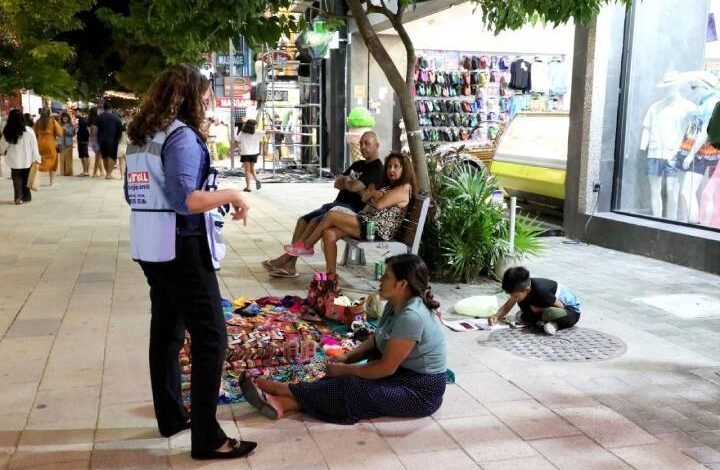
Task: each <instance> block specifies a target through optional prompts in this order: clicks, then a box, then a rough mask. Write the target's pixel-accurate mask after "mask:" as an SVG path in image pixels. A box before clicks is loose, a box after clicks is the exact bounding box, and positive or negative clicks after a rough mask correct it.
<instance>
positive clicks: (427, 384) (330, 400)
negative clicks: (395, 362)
mask: <svg viewBox="0 0 720 470" xmlns="http://www.w3.org/2000/svg"><path fill="white" fill-rule="evenodd" d="M445 380H446V375H445V373H444V372H443V373H441V374H418V373H417V372H413V371H411V370H407V369H398V371H397V372H396V373H395V374H393V375H391V376H390V377H385V378H382V379H377V380H369V379H361V378H359V377H355V376H353V375H346V376H342V377H332V378H324V379H321V380H319V381H317V382H313V383H298V384H291V385H290V391H291V392H292V393H293V395H294V396H295V398H296V399H297V400H298V402H299V403H300V409H301V410H302V411H303V412H304V413H307V414H309V415H311V416H314V417H316V418H318V419H321V420H323V421H327V422H329V423H337V424H355V423H357V422H358V421H359V420H361V419H371V418H377V417H380V416H393V417H398V418H422V417H424V416H430V415H431V414H433V413H434V412H436V411H437V410H438V408H440V405H441V404H442V398H443V394H444V393H445Z"/></svg>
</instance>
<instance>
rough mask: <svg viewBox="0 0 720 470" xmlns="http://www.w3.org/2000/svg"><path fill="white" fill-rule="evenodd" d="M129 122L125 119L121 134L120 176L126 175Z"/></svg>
mask: <svg viewBox="0 0 720 470" xmlns="http://www.w3.org/2000/svg"><path fill="white" fill-rule="evenodd" d="M127 126H128V122H127V121H123V127H122V134H120V142H119V143H118V151H117V154H118V159H117V161H118V170H119V171H120V177H121V178H124V177H125V166H126V158H125V157H126V154H127V146H128V142H129V139H128V134H127Z"/></svg>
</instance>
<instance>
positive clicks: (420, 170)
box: [345, 0, 430, 194]
mask: <svg viewBox="0 0 720 470" xmlns="http://www.w3.org/2000/svg"><path fill="white" fill-rule="evenodd" d="M345 2H346V3H347V5H348V8H349V9H350V11H351V12H352V15H353V18H354V19H355V23H356V24H357V26H358V29H359V30H360V36H362V38H363V41H364V42H365V45H366V46H367V48H368V50H369V51H370V54H372V56H373V58H374V59H375V61H376V62H377V64H378V65H379V66H380V69H382V71H383V73H384V74H385V77H386V78H387V80H388V82H389V83H390V86H391V87H392V89H393V91H394V92H395V95H396V96H397V99H398V101H399V104H400V112H401V113H402V117H403V121H404V122H405V131H406V133H407V137H408V144H409V146H410V155H411V156H412V161H413V166H414V167H415V175H416V177H417V184H418V188H417V189H418V192H420V193H422V194H430V179H429V178H428V172H427V161H426V159H425V151H424V149H423V143H422V133H421V132H420V124H419V122H418V115H417V110H416V109H415V103H414V100H413V95H412V91H411V87H413V86H414V84H413V83H412V81H411V82H410V83H408V82H407V81H406V80H405V79H403V77H402V75H400V72H399V71H398V69H397V67H396V66H395V63H394V62H393V60H392V58H391V57H390V55H389V54H388V52H387V50H386V49H385V46H383V44H382V42H381V41H380V38H378V35H377V33H375V30H374V29H373V27H372V25H371V24H370V21H369V20H368V17H367V13H366V11H365V8H363V5H362V3H363V2H362V0H345ZM408 60H410V58H409V57H408ZM412 60H413V62H414V58H413V59H412ZM409 67H410V64H408V68H409Z"/></svg>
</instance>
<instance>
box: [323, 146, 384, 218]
mask: <svg viewBox="0 0 720 470" xmlns="http://www.w3.org/2000/svg"><path fill="white" fill-rule="evenodd" d="M343 175H344V176H349V177H351V178H353V179H357V180H360V182H361V183H362V184H364V185H365V187H366V188H367V187H368V186H370V185H371V184H374V185H375V188H376V189H379V188H380V184H381V183H382V179H383V163H382V162H381V161H380V159H379V158H377V159H375V160H373V161H371V162H369V163H368V162H367V161H365V160H359V161H357V162H355V163H353V164H352V165H350V168H348V169H347V170H345V172H344V173H343ZM335 202H337V203H340V204H346V205H348V206H350V207H351V208H352V209H353V210H354V211H355V212H360V211H361V210H362V208H363V207H365V203H364V202H362V199H361V197H360V194H358V193H353V192H352V191H348V190H345V189H342V190H340V192H339V193H338V195H337V198H335Z"/></svg>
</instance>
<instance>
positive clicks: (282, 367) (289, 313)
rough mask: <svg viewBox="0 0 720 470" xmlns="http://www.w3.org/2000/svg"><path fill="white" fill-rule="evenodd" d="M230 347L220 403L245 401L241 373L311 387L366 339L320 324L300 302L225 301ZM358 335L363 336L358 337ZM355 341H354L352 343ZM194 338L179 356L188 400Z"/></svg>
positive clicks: (274, 299) (330, 324)
mask: <svg viewBox="0 0 720 470" xmlns="http://www.w3.org/2000/svg"><path fill="white" fill-rule="evenodd" d="M223 310H224V314H225V322H226V324H227V335H228V348H227V353H226V358H225V367H224V371H223V379H222V383H221V387H220V391H219V396H218V402H219V403H237V402H242V401H245V398H244V397H243V396H242V392H241V391H240V383H239V379H240V377H241V376H242V374H243V373H245V374H247V375H249V376H251V377H262V378H271V379H274V380H279V381H282V382H289V383H297V382H300V381H303V382H313V381H316V380H319V379H320V378H322V377H324V376H325V361H326V359H327V357H328V356H333V355H338V354H343V353H345V352H347V351H349V350H351V349H352V348H354V347H355V346H356V345H357V344H359V343H360V340H362V339H365V337H366V336H367V333H368V331H367V330H365V331H364V333H365V335H364V337H363V336H358V335H357V334H353V333H349V332H348V329H347V328H346V326H345V325H342V324H339V323H335V322H332V321H329V320H322V319H320V318H319V317H317V316H316V315H314V312H313V311H312V310H311V309H310V308H309V307H308V306H307V305H306V303H305V300H304V299H301V298H300V297H293V296H285V297H283V298H279V297H263V298H261V299H257V300H253V299H249V298H243V297H241V298H238V299H235V300H234V301H232V302H230V301H227V300H223ZM358 333H360V332H358ZM354 337H355V338H354ZM190 348H191V343H190V338H189V337H186V339H185V346H184V347H183V349H182V351H181V352H180V365H181V370H182V391H183V399H184V401H185V403H186V404H189V401H190V370H191V367H192V365H191V363H190Z"/></svg>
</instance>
